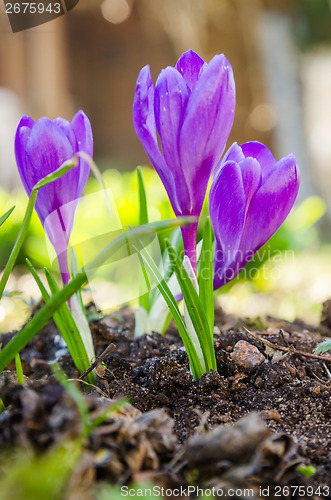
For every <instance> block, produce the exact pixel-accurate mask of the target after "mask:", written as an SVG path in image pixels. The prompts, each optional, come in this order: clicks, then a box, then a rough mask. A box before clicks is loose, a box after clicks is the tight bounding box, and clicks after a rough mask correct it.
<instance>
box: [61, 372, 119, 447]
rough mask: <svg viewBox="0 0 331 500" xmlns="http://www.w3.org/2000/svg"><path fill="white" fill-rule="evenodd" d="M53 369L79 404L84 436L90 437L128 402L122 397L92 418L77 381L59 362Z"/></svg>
mask: <svg viewBox="0 0 331 500" xmlns="http://www.w3.org/2000/svg"><path fill="white" fill-rule="evenodd" d="M52 370H53V373H54V375H55V377H56V378H57V380H58V381H59V382H60V384H61V385H62V386H63V387H64V388H65V390H66V391H67V393H68V394H69V395H70V396H71V397H72V399H73V400H74V401H75V403H76V405H77V408H78V410H79V413H80V417H81V421H82V425H83V437H88V436H89V435H90V434H91V432H92V430H93V429H95V428H96V427H98V426H99V425H101V424H102V423H103V422H105V421H106V420H107V419H108V418H109V417H110V416H111V414H113V413H115V412H116V411H118V410H120V409H121V408H123V407H124V406H125V405H127V404H128V399H126V398H122V399H120V400H118V401H116V402H115V403H113V404H112V405H111V406H108V407H106V408H105V409H104V410H103V411H102V412H101V413H99V414H98V415H97V416H96V417H95V418H94V419H93V420H91V418H90V414H89V409H88V405H87V402H86V399H85V397H84V395H83V394H82V392H81V391H80V390H79V388H78V387H77V386H76V384H75V381H73V380H70V379H68V378H67V376H66V374H65V373H64V371H63V370H62V369H61V368H60V366H59V364H58V363H54V364H53V365H52Z"/></svg>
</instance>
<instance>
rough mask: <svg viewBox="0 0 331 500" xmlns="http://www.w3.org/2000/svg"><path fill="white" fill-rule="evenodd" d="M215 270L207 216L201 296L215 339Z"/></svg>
mask: <svg viewBox="0 0 331 500" xmlns="http://www.w3.org/2000/svg"><path fill="white" fill-rule="evenodd" d="M213 279H214V271H213V230H212V227H211V223H210V219H209V217H207V219H206V222H205V226H204V230H203V240H202V248H201V257H200V270H199V277H198V283H199V297H200V300H201V304H202V307H203V309H204V311H205V312H206V316H207V320H208V324H209V329H210V333H211V336H212V341H213V332H214V286H213Z"/></svg>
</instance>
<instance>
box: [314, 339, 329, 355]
mask: <svg viewBox="0 0 331 500" xmlns="http://www.w3.org/2000/svg"><path fill="white" fill-rule="evenodd" d="M330 349H331V339H326V340H324V342H321V343H320V344H318V346H317V347H316V349H315V350H314V353H315V354H324V353H325V352H327V351H329V350H330Z"/></svg>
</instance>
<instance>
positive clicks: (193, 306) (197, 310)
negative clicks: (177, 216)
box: [165, 240, 217, 371]
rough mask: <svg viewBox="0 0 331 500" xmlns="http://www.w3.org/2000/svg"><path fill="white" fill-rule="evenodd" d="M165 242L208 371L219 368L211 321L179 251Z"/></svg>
mask: <svg viewBox="0 0 331 500" xmlns="http://www.w3.org/2000/svg"><path fill="white" fill-rule="evenodd" d="M165 243H166V245H167V248H168V252H169V257H170V261H171V265H172V269H173V271H174V272H175V273H176V276H177V279H178V282H179V284H180V286H181V290H182V293H183V298H184V300H185V302H186V306H187V309H188V313H189V315H190V318H191V320H192V323H193V326H194V329H195V332H196V334H197V336H198V339H199V342H200V346H201V350H202V352H203V356H204V360H205V365H206V368H207V370H208V371H209V370H217V365H216V358H215V351H214V345H213V342H212V338H211V333H210V328H209V323H208V320H207V317H206V314H205V311H204V309H203V307H202V304H201V301H200V299H199V296H198V294H197V292H196V290H195V288H194V285H193V283H192V281H191V279H190V277H189V275H188V273H187V271H186V269H185V267H184V265H183V263H182V261H181V260H180V258H179V256H178V255H177V252H175V250H174V249H173V247H172V246H171V244H170V243H169V241H168V240H165Z"/></svg>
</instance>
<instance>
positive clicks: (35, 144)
mask: <svg viewBox="0 0 331 500" xmlns="http://www.w3.org/2000/svg"><path fill="white" fill-rule="evenodd" d="M80 151H82V152H84V153H86V154H88V155H89V156H90V157H92V154H93V138H92V130H91V124H90V122H89V120H88V118H87V116H86V115H85V113H83V111H78V113H77V114H76V115H75V116H74V118H73V120H72V122H71V123H70V122H68V121H67V120H64V119H63V118H56V119H55V120H53V121H52V120H50V119H49V118H46V117H44V118H40V120H38V121H37V122H34V121H33V120H32V118H29V117H28V116H23V117H22V118H21V121H20V122H19V124H18V127H17V131H16V138H15V154H16V161H17V166H18V170H19V174H20V176H21V180H22V182H23V185H24V188H25V191H26V192H27V194H28V196H30V194H31V191H32V188H33V187H34V186H35V184H36V183H37V182H38V181H40V180H41V179H42V178H43V177H45V176H46V175H48V174H50V173H52V172H54V171H55V170H57V169H58V168H59V167H60V166H61V165H62V164H63V163H64V162H65V161H68V160H70V159H71V158H73V157H74V156H75V154H76V153H77V152H80ZM78 162H79V163H78V166H77V167H74V168H72V169H70V170H69V171H68V172H67V173H66V174H64V175H63V176H62V177H60V178H59V179H57V180H56V181H54V182H52V183H50V184H48V185H47V186H44V187H43V188H41V189H40V190H39V191H38V194H37V198H36V204H35V209H36V212H37V214H38V216H39V219H40V220H41V223H42V225H43V227H44V229H45V232H46V234H47V236H48V237H49V239H50V241H51V242H52V244H53V246H54V248H55V251H56V254H57V257H58V261H59V266H60V272H61V276H62V280H63V283H64V284H65V283H66V282H67V281H68V280H69V279H70V274H69V269H68V260H67V248H68V242H69V238H70V235H71V232H72V229H73V224H74V217H75V210H76V207H77V203H78V200H79V198H80V196H81V195H82V193H83V190H84V187H85V184H86V181H87V178H88V175H89V171H90V167H89V164H88V163H87V161H86V160H84V159H83V158H79V159H78Z"/></svg>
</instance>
